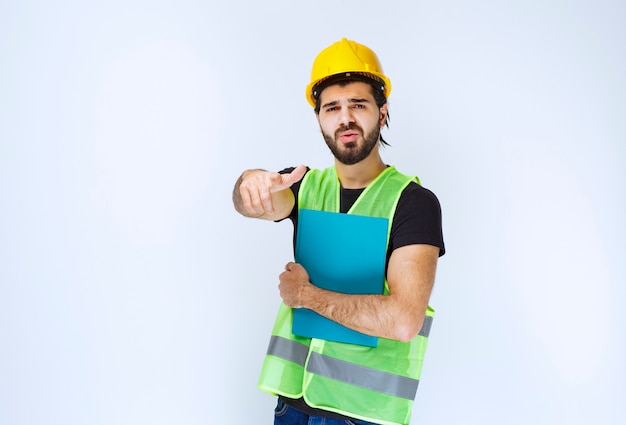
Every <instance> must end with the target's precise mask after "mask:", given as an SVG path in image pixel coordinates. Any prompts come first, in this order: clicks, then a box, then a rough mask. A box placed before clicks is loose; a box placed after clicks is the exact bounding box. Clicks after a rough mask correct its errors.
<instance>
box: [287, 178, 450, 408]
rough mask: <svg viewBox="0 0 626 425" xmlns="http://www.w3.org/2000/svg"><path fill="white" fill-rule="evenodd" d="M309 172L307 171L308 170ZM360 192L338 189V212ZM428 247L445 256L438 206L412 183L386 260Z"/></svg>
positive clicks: (301, 404)
mask: <svg viewBox="0 0 626 425" xmlns="http://www.w3.org/2000/svg"><path fill="white" fill-rule="evenodd" d="M294 168H295V167H290V168H285V169H284V170H281V171H280V173H290V172H292V171H293V170H294ZM307 171H308V170H307ZM301 181H302V180H300V181H299V182H297V183H294V184H293V185H292V186H291V191H292V192H293V194H294V196H295V197H296V202H295V205H294V208H293V210H292V211H291V214H289V217H288V218H290V219H291V221H292V222H293V225H294V246H295V240H296V229H297V228H298V192H299V191H300V182H301ZM364 190H365V188H362V189H345V188H343V187H342V188H341V189H340V194H339V196H340V212H342V213H346V212H348V210H349V209H350V208H351V207H352V205H353V204H354V203H355V202H356V200H357V199H358V197H359V196H360V195H361V193H363V191H364ZM414 244H427V245H433V246H436V247H438V248H439V256H440V257H441V256H442V255H444V254H445V252H446V248H445V245H444V243H443V231H442V226H441V205H440V204H439V200H438V199H437V197H436V196H435V194H434V193H433V192H431V191H430V190H428V189H426V188H425V187H422V186H421V185H419V184H417V183H415V182H411V183H409V184H408V186H407V187H406V188H404V190H403V191H402V194H401V195H400V199H399V200H398V205H397V207H396V212H395V214H394V216H393V221H392V223H391V235H390V238H389V246H388V247H387V260H386V262H385V264H388V263H389V257H391V253H392V252H393V250H394V249H396V248H400V247H402V246H406V245H414ZM280 399H281V400H283V401H284V402H285V403H286V404H289V405H291V406H293V407H295V408H296V409H298V410H300V411H302V412H305V413H306V414H308V415H314V416H320V417H327V418H337V419H350V418H348V417H346V416H343V415H340V414H337V413H333V412H329V411H326V410H321V409H316V408H313V407H310V406H309V405H307V404H306V402H305V401H304V400H303V399H302V398H299V399H289V398H286V397H280Z"/></svg>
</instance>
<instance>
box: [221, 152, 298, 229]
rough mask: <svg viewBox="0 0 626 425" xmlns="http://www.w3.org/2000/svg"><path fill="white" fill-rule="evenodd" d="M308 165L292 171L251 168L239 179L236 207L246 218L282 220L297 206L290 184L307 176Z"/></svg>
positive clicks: (236, 187)
mask: <svg viewBox="0 0 626 425" xmlns="http://www.w3.org/2000/svg"><path fill="white" fill-rule="evenodd" d="M305 172H306V167H305V166H304V165H300V166H298V167H296V168H295V169H294V170H293V171H292V172H291V173H289V174H280V173H275V172H271V171H265V170H247V171H244V172H243V174H241V176H240V177H239V178H238V179H237V182H236V183H235V187H234V189H233V205H234V207H235V210H237V212H239V213H240V214H241V215H243V216H245V217H253V218H262V219H265V220H280V219H283V218H285V217H287V216H288V215H289V214H290V213H291V210H292V209H293V206H294V203H295V197H294V195H293V193H292V192H291V190H290V189H289V187H290V186H291V185H292V184H294V183H295V182H297V181H299V180H301V179H302V177H304V174H305Z"/></svg>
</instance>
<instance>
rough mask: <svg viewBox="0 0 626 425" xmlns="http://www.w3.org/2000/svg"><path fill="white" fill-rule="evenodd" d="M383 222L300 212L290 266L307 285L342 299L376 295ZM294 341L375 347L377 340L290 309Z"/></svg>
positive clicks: (380, 288)
mask: <svg viewBox="0 0 626 425" xmlns="http://www.w3.org/2000/svg"><path fill="white" fill-rule="evenodd" d="M388 223H389V221H388V219H386V218H379V217H366V216H359V215H353V214H340V213H332V212H325V211H314V210H308V209H301V210H300V211H299V213H298V229H297V233H296V262H297V263H300V264H302V266H304V268H305V269H306V271H307V272H308V273H309V277H310V278H311V283H313V284H314V285H316V286H318V287H320V288H324V289H328V290H331V291H335V292H343V293H346V294H382V292H383V286H384V277H385V259H386V251H387V226H388ZM292 332H293V333H294V334H295V335H300V336H305V337H309V338H319V339H325V340H328V341H338V342H345V343H350V344H359V345H366V346H370V347H375V346H377V345H378V338H377V337H375V336H371V335H365V334H363V333H360V332H357V331H355V330H352V329H349V328H347V327H345V326H343V325H340V324H339V323H336V322H334V321H332V320H330V319H327V318H325V317H323V316H321V315H320V314H318V313H316V312H314V311H312V310H309V309H305V308H297V309H294V317H293V328H292Z"/></svg>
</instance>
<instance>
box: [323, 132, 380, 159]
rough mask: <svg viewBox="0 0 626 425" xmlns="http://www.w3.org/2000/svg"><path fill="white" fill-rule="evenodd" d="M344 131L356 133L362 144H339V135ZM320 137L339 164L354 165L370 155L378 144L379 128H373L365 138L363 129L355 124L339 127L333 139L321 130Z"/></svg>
mask: <svg viewBox="0 0 626 425" xmlns="http://www.w3.org/2000/svg"><path fill="white" fill-rule="evenodd" d="M346 130H354V131H357V132H358V133H359V134H360V135H361V137H362V138H363V144H362V145H359V144H358V142H350V143H341V142H339V141H338V140H339V134H340V133H341V132H344V131H346ZM322 135H323V136H324V140H325V141H326V145H327V146H328V148H329V149H330V151H331V152H332V153H333V155H334V156H335V158H337V160H338V161H339V162H341V163H342V164H345V165H354V164H356V163H357V162H361V161H363V160H364V159H365V158H367V157H368V156H369V154H370V153H372V150H373V149H374V148H375V147H376V145H377V144H378V139H379V137H380V128H378V127H374V129H373V130H372V131H371V132H370V133H368V134H367V136H365V135H364V134H363V129H362V128H361V127H359V126H358V125H356V124H353V123H351V124H350V125H348V126H344V127H340V128H339V129H337V131H335V135H334V137H333V136H331V135H330V134H328V133H325V132H324V130H322Z"/></svg>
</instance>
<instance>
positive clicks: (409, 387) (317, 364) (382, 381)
mask: <svg viewBox="0 0 626 425" xmlns="http://www.w3.org/2000/svg"><path fill="white" fill-rule="evenodd" d="M307 371H308V372H311V373H315V374H316V375H320V376H324V377H326V378H331V379H334V380H336V381H340V382H343V383H346V384H350V385H355V386H357V387H362V388H367V389H369V390H373V391H378V392H379V393H383V394H387V395H392V396H396V397H401V398H405V399H407V400H413V399H415V393H417V386H418V384H419V380H418V379H413V378H407V377H406V376H400V375H396V374H393V373H389V372H383V371H380V370H376V369H371V368H369V367H365V366H360V365H357V364H354V363H349V362H346V361H344V360H338V359H334V358H332V357H328V356H325V355H323V354H319V353H315V352H313V353H311V356H310V357H309V363H308V365H307Z"/></svg>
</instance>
